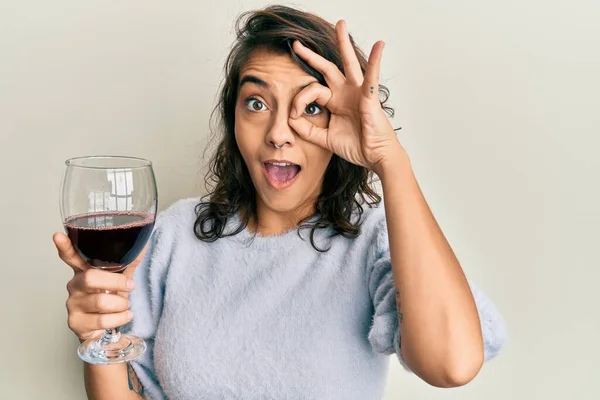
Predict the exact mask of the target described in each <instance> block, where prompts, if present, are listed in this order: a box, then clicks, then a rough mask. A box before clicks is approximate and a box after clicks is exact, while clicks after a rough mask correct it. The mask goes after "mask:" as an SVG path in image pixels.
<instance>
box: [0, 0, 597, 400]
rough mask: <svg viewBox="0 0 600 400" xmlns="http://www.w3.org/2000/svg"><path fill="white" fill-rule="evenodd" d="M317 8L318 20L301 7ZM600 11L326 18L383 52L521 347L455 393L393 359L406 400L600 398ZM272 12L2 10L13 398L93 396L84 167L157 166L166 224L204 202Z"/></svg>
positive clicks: (453, 5) (405, 138)
mask: <svg viewBox="0 0 600 400" xmlns="http://www.w3.org/2000/svg"><path fill="white" fill-rule="evenodd" d="M296 4H298V3H296ZM598 4H599V3H598V2H597V1H592V0H589V1H581V0H580V1H569V2H567V1H555V0H550V1H541V0H530V1H514V0H504V1H501V2H492V1H475V0H464V1H452V2H442V1H439V2H436V1H431V0H420V1H411V2H409V1H401V0H385V1H383V0H382V1H377V0H370V1H367V2H365V1H356V2H349V1H341V0H336V1H330V2H329V1H323V0H320V1H316V0H307V1H304V2H303V3H301V4H300V5H301V6H302V7H303V8H304V9H306V10H309V11H313V12H316V13H318V14H320V15H322V16H323V17H325V18H326V19H328V20H330V21H332V22H335V21H336V20H337V19H339V18H345V19H346V20H347V22H348V27H349V30H350V32H351V33H352V34H353V35H354V36H355V38H356V39H357V41H358V43H359V44H360V45H361V46H362V47H363V49H364V50H365V51H367V52H368V50H369V49H370V46H371V44H372V43H373V42H375V41H376V40H378V39H383V40H384V41H385V42H386V48H385V51H384V60H383V70H382V81H383V83H385V84H386V85H388V86H389V88H390V90H391V93H392V96H391V98H390V104H391V105H392V106H394V107H395V108H396V112H397V116H396V118H395V119H394V125H396V126H401V127H402V130H401V131H400V134H399V135H400V139H401V141H402V143H403V144H404V145H405V147H406V148H407V149H408V151H409V154H410V155H411V158H412V162H413V165H414V168H415V171H416V174H417V177H418V179H419V182H420V183H421V186H422V188H423V191H424V193H425V195H426V197H427V199H428V201H429V203H430V206H431V207H432V209H433V211H434V213H435V215H436V217H437V218H438V220H439V223H440V224H441V226H442V228H443V230H444V232H445V233H446V235H447V237H448V239H449V240H450V242H451V244H452V245H453V247H454V249H455V251H456V253H457V254H458V256H459V258H460V260H461V262H462V264H463V267H464V269H465V271H466V272H467V273H468V275H469V276H470V277H471V278H472V279H473V280H474V281H475V282H477V283H478V284H479V286H480V287H482V288H483V289H484V290H485V291H486V293H487V294H488V295H489V296H490V297H491V298H492V299H493V300H494V302H495V303H496V305H497V306H498V308H499V310H500V311H501V312H502V313H503V314H504V315H505V318H506V321H507V325H508V331H509V334H510V342H509V344H508V345H507V347H506V348H505V350H504V351H503V353H502V354H501V355H500V357H499V358H497V359H496V360H494V361H492V362H490V363H488V364H486V366H485V367H484V369H483V370H482V372H481V374H480V375H479V376H478V377H477V379H476V380H475V381H474V382H472V383H471V384H469V385H468V386H466V387H464V388H460V389H454V390H441V389H435V388H432V387H429V386H427V385H426V384H425V383H423V382H422V381H420V380H418V379H417V378H415V377H414V376H411V375H409V374H407V373H404V372H403V371H401V369H400V367H399V366H398V363H397V361H396V360H395V359H394V358H390V361H391V363H392V369H391V371H390V377H389V386H388V391H387V395H386V397H385V399H386V400H391V399H461V400H462V399H466V400H469V399H473V400H475V399H478V400H480V399H486V400H494V399H497V400H505V399H598V398H600V389H599V386H598V382H597V381H598V378H599V377H600V367H599V366H598V360H599V359H600V349H599V347H600V321H599V319H600V312H598V310H597V308H598V307H599V306H600V298H599V296H598V291H599V290H598V284H599V281H600V272H599V271H600V265H599V262H598V255H597V252H596V249H597V248H598V247H599V246H598V241H599V239H600V238H599V235H598V224H599V222H600V213H599V212H598V205H599V204H600V201H599V200H600V199H599V197H600V196H599V195H600V190H599V185H600V173H599V172H600V161H599V160H600V156H599V155H598V147H599V146H600V140H599V139H598V133H599V129H598V127H599V126H600V112H599V110H598V109H599V106H600V104H599V103H600V102H599V95H598V93H600V79H599V73H600V23H598V21H599V20H600V6H599V5H598ZM262 5H265V3H264V2H262V1H230V0H221V1H210V2H208V1H199V0H196V1H184V0H174V1H168V2H167V1H148V0H146V1H141V0H129V1H106V0H104V1H75V0H71V1H69V0H55V1H32V0H19V1H12V2H10V1H4V2H2V3H1V4H0V213H1V215H0V224H1V225H2V229H1V230H0V246H1V252H2V262H1V264H0V265H1V266H2V275H1V277H2V278H1V279H2V289H1V290H0V296H1V298H0V300H1V304H2V311H1V313H2V314H1V319H0V321H1V324H2V327H1V328H0V348H1V349H2V351H1V353H0V398H2V399H60V400H69V399H82V398H84V390H83V380H82V374H81V363H80V362H79V360H78V359H77V357H76V354H75V348H76V345H77V341H76V339H75V338H74V336H73V335H72V334H71V333H70V332H69V331H68V329H67V326H66V310H65V307H64V301H65V299H66V290H65V284H66V282H67V281H68V280H69V279H70V277H71V275H72V273H71V271H70V269H69V268H68V267H67V266H65V265H64V264H62V263H61V262H60V261H59V259H58V258H57V256H56V252H55V249H54V247H53V244H52V241H51V237H52V233H53V232H55V231H59V230H61V229H62V226H61V220H60V216H59V209H58V194H59V183H60V178H61V175H62V173H63V167H64V164H63V161H64V160H65V159H66V158H69V157H74V156H80V155H91V154H122V155H135V156H140V157H146V158H149V159H151V160H153V161H154V163H155V168H156V174H157V179H158V183H159V188H160V205H161V209H163V208H164V207H166V206H167V205H169V204H170V203H171V202H173V201H174V200H176V199H178V198H182V197H188V196H194V195H198V194H200V193H203V189H202V185H201V182H202V178H203V175H204V170H203V163H202V160H201V158H200V157H201V155H202V151H203V148H204V144H205V142H206V138H207V135H208V117H209V113H210V111H211V109H212V106H213V104H214V100H215V96H216V93H217V88H218V85H219V83H220V79H221V68H222V64H223V60H224V57H225V55H226V54H227V51H228V48H229V45H230V44H231V42H232V28H233V22H234V19H235V17H236V16H237V15H238V13H240V12H241V11H244V10H246V9H249V8H254V7H257V6H262Z"/></svg>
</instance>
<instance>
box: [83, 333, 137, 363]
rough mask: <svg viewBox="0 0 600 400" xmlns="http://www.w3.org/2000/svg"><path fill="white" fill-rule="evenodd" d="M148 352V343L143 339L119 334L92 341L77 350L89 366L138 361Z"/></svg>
mask: <svg viewBox="0 0 600 400" xmlns="http://www.w3.org/2000/svg"><path fill="white" fill-rule="evenodd" d="M145 351H146V342H144V340H143V339H141V338H139V337H137V336H133V335H124V334H121V333H117V334H116V335H114V336H113V335H107V334H106V333H105V334H104V335H103V336H102V337H101V338H100V339H90V340H86V341H85V342H83V343H81V344H80V345H79V347H78V348H77V355H79V358H81V359H82V360H83V361H85V362H87V363H89V364H99V365H104V364H120V363H124V362H127V361H131V360H133V359H136V358H137V357H139V356H141V355H142V354H144V352H145Z"/></svg>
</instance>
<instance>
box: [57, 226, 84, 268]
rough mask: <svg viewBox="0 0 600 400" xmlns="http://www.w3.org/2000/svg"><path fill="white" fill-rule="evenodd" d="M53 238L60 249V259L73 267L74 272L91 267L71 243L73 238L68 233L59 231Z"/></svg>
mask: <svg viewBox="0 0 600 400" xmlns="http://www.w3.org/2000/svg"><path fill="white" fill-rule="evenodd" d="M52 240H53V241H54V245H55V246H56V249H57V250H58V256H59V257H60V259H61V260H63V261H64V262H65V263H66V264H67V265H69V266H70V267H71V268H73V271H74V272H81V271H85V270H87V269H89V266H88V264H87V263H86V262H85V261H84V259H83V258H81V256H80V255H79V254H78V253H77V251H76V250H75V248H74V247H73V245H72V244H71V239H69V237H68V236H67V235H65V234H64V233H61V232H57V233H55V234H54V236H52Z"/></svg>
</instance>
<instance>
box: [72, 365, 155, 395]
mask: <svg viewBox="0 0 600 400" xmlns="http://www.w3.org/2000/svg"><path fill="white" fill-rule="evenodd" d="M84 377H85V390H86V392H87V395H88V399H90V400H114V399H119V400H140V399H144V396H143V389H142V386H141V385H140V383H139V381H138V379H137V376H136V375H135V371H134V370H133V368H132V367H131V366H130V365H129V364H127V363H123V364H116V365H91V364H88V363H85V365H84Z"/></svg>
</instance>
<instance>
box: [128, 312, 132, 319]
mask: <svg viewBox="0 0 600 400" xmlns="http://www.w3.org/2000/svg"><path fill="white" fill-rule="evenodd" d="M132 318H133V312H131V311H127V319H132Z"/></svg>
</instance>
